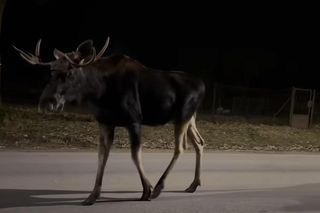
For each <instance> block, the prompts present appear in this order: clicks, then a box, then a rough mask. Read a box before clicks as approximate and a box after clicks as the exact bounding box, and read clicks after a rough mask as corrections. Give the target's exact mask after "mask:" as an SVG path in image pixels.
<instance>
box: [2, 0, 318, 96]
mask: <svg viewBox="0 0 320 213" xmlns="http://www.w3.org/2000/svg"><path fill="white" fill-rule="evenodd" d="M88 2H90V3H85V1H74V0H70V1H62V0H55V1H54V0H32V1H20V0H9V1H7V5H6V7H5V10H4V14H3V22H2V31H1V51H2V64H3V77H2V89H3V93H4V94H3V95H4V97H5V98H8V99H10V98H12V97H13V96H15V97H25V98H26V97H28V98H37V97H38V95H39V93H40V92H41V89H42V88H43V86H44V85H45V83H46V80H47V79H48V77H49V72H48V71H47V70H46V69H45V68H42V67H38V66H32V65H29V64H26V63H25V62H24V61H22V60H21V59H20V58H19V57H18V55H17V54H16V53H15V52H14V51H13V49H12V47H11V45H12V44H14V45H16V46H18V47H19V48H21V49H23V50H26V51H30V52H33V51H34V47H35V44H36V42H37V40H38V39H39V38H42V49H41V54H42V58H43V59H44V60H47V61H49V60H51V59H52V58H53V57H52V51H53V49H54V48H58V49H60V50H62V51H70V50H73V49H75V47H76V46H77V45H78V44H79V43H80V42H82V41H83V40H86V39H92V40H93V41H94V44H95V46H96V47H97V49H99V48H100V47H101V46H102V45H103V43H104V42H105V39H106V37H107V36H110V37H111V43H110V49H109V50H108V53H109V54H111V53H124V54H127V55H130V56H131V57H133V58H136V59H138V60H140V61H141V62H142V63H144V64H145V65H147V66H150V67H154V68H160V69H168V70H169V69H171V70H177V69H179V70H183V71H186V72H190V73H193V74H195V75H197V76H200V77H201V78H203V79H204V80H205V82H206V84H207V87H208V88H211V87H212V84H213V82H220V83H225V84H229V85H237V86H244V87H254V88H287V87H291V86H296V87H304V88H315V89H320V85H319V83H318V78H317V72H318V71H319V68H320V66H319V63H318V61H319V50H318V47H319V45H318V44H319V42H315V40H316V39H314V38H315V37H316V35H315V34H314V33H312V32H311V31H310V30H309V26H308V25H307V24H304V26H303V27H302V28H298V26H297V25H296V20H294V19H292V20H291V21H292V24H291V22H281V23H283V24H285V25H282V26H281V24H277V25H273V24H271V25H270V24H266V23H265V22H260V23H259V22H258V23H253V24H252V25H251V24H249V25H250V26H248V24H243V23H247V22H248V21H249V20H250V21H252V20H254V19H255V18H256V17H248V20H242V19H241V21H240V20H239V19H238V18H228V17H227V16H219V15H215V14H216V12H217V10H218V9H215V10H212V11H210V12H209V11H207V10H205V11H202V10H201V9H199V10H198V8H196V7H194V8H193V9H189V10H187V11H186V10H182V9H177V8H174V7H173V6H172V5H156V4H155V5H152V7H149V9H146V8H147V6H151V5H147V6H146V5H144V6H143V5H130V4H128V3H124V2H122V3H120V4H118V5H114V4H111V3H101V2H102V1H98V0H91V1H88ZM168 8H172V9H168ZM165 9H167V10H165ZM199 12H200V13H199ZM275 22H277V21H275Z"/></svg>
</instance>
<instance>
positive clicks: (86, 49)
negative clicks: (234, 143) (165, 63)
mask: <svg viewBox="0 0 320 213" xmlns="http://www.w3.org/2000/svg"><path fill="white" fill-rule="evenodd" d="M40 44H41V39H40V40H39V41H38V43H37V44H36V48H35V53H34V54H31V53H29V52H24V51H23V50H21V49H18V48H17V47H15V46H13V47H14V49H15V50H16V51H18V53H19V55H20V56H21V57H22V58H23V59H24V60H25V61H27V62H28V63H30V64H32V65H43V66H49V67H50V71H51V79H50V80H49V82H48V84H47V85H46V86H45V88H44V90H43V92H42V94H41V96H40V99H39V111H41V112H48V111H53V112H60V111H62V110H63V106H64V104H65V103H68V102H74V101H76V102H79V103H88V104H89V106H91V107H90V108H91V109H92V113H93V115H94V117H95V119H96V121H97V123H98V125H99V129H100V138H99V151H98V170H97V175H96V180H95V185H94V188H93V190H92V192H91V194H90V195H89V196H88V198H87V199H86V200H84V201H83V202H82V204H83V205H92V204H93V203H95V201H96V200H97V199H99V196H100V191H101V185H102V179H103V173H104V168H105V165H106V162H107V160H108V156H109V152H110V148H111V146H112V143H113V139H114V131H115V128H116V127H124V128H126V129H127V131H128V133H129V139H130V144H131V157H132V160H133V162H134V164H135V166H136V168H137V170H138V173H139V176H140V179H141V183H142V187H143V193H142V196H141V199H140V200H143V201H146V200H151V199H154V198H156V197H158V196H159V195H160V193H161V191H162V189H163V188H164V183H165V180H166V177H167V176H168V174H169V173H170V171H171V170H172V168H173V166H174V164H175V162H176V161H177V159H178V157H179V156H180V155H181V154H182V153H183V151H184V150H185V149H186V147H187V141H188V140H189V141H190V143H191V144H192V145H193V147H194V149H195V152H196V167H195V175H194V179H193V181H192V183H191V184H190V186H189V187H188V188H187V189H186V190H185V191H186V192H190V193H192V192H194V191H196V189H197V187H198V186H199V185H200V184H201V183H200V170H201V161H202V155H203V147H204V140H203V138H202V137H201V135H200V133H199V131H198V130H197V127H196V113H197V110H198V108H199V106H200V104H201V102H202V100H203V98H204V94H205V85H204V83H203V81H201V80H200V79H197V78H195V77H193V76H191V75H190V74H187V73H185V72H181V71H163V70H156V69H152V68H149V67H146V66H145V65H143V64H142V63H140V62H139V61H137V60H135V59H133V58H131V57H129V56H127V55H119V54H114V55H110V56H103V54H104V53H105V51H106V49H107V47H108V44H109V37H108V38H107V40H106V42H105V45H104V46H103V47H102V49H101V51H99V53H98V54H97V52H96V49H95V47H94V46H93V41H92V40H86V41H84V42H82V43H81V44H79V45H78V47H77V48H76V50H75V51H72V52H67V53H65V52H62V51H60V50H58V49H54V51H53V55H54V57H55V60H53V61H49V62H42V61H41V59H40ZM168 122H172V123H173V125H174V138H175V140H174V145H175V148H174V154H173V157H172V160H171V161H170V163H169V165H168V167H167V168H166V170H165V172H164V173H163V174H162V176H161V177H160V179H159V181H158V182H157V184H156V186H155V188H154V189H153V187H152V185H151V184H150V182H149V180H148V179H147V177H146V175H145V172H144V169H143V164H142V159H141V128H142V126H143V125H150V126H160V125H164V124H166V123H168Z"/></svg>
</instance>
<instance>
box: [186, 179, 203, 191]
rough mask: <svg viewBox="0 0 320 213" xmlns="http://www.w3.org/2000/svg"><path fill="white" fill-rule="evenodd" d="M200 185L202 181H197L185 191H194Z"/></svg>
mask: <svg viewBox="0 0 320 213" xmlns="http://www.w3.org/2000/svg"><path fill="white" fill-rule="evenodd" d="M198 186H200V181H195V182H193V183H191V185H190V186H189V187H188V188H187V189H186V190H185V192H188V193H193V192H195V191H196V190H197V187H198Z"/></svg>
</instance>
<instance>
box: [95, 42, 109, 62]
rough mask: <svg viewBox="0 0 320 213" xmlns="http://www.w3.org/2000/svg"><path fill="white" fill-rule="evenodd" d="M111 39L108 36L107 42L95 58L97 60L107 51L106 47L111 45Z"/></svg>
mask: <svg viewBox="0 0 320 213" xmlns="http://www.w3.org/2000/svg"><path fill="white" fill-rule="evenodd" d="M109 41H110V37H108V38H107V40H106V43H105V44H104V45H103V47H102V49H101V50H100V52H99V53H98V55H97V56H96V58H95V59H94V60H95V61H96V60H99V59H100V58H101V57H102V55H103V54H104V52H105V51H106V49H107V48H108V46H109Z"/></svg>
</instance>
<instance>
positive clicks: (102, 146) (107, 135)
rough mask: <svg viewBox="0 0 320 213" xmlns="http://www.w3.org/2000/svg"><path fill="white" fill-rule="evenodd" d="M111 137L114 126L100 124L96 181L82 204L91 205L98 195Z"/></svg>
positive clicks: (111, 141)
mask: <svg viewBox="0 0 320 213" xmlns="http://www.w3.org/2000/svg"><path fill="white" fill-rule="evenodd" d="M113 138H114V127H113V126H104V125H101V124H100V140H99V158H98V159H99V161H98V171H97V177H96V182H95V185H94V188H93V190H92V192H91V194H90V195H89V197H88V198H87V199H86V200H84V201H83V202H82V205H92V204H93V203H95V201H96V200H97V199H98V198H99V197H100V192H101V185H102V179H103V173H104V168H105V165H106V163H107V160H108V157H109V152H110V148H111V145H112V143H113Z"/></svg>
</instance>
